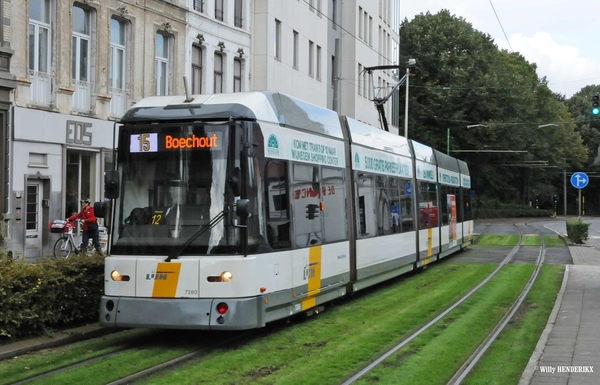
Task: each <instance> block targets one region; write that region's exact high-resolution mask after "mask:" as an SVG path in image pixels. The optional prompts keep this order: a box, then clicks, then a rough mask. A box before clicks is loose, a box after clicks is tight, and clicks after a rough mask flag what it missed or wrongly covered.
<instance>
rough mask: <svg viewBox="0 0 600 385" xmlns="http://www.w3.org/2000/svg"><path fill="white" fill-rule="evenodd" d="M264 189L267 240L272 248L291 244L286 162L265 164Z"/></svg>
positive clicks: (287, 246)
mask: <svg viewBox="0 0 600 385" xmlns="http://www.w3.org/2000/svg"><path fill="white" fill-rule="evenodd" d="M266 183H267V185H266V186H265V191H266V192H267V197H266V198H267V199H266V202H267V241H268V242H269V245H271V247H272V248H274V249H283V248H289V247H291V246H292V242H291V237H290V215H289V206H290V203H289V199H288V196H289V194H288V187H287V162H281V161H273V162H269V163H268V164H267V172H266Z"/></svg>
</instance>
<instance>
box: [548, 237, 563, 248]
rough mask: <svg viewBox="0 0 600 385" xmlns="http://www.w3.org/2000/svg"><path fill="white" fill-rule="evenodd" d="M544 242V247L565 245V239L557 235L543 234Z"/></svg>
mask: <svg viewBox="0 0 600 385" xmlns="http://www.w3.org/2000/svg"><path fill="white" fill-rule="evenodd" d="M544 243H545V244H546V247H565V246H566V244H565V241H563V240H562V238H560V237H559V236H558V235H544Z"/></svg>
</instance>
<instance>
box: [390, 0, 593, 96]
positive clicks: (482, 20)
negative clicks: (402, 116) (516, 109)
mask: <svg viewBox="0 0 600 385" xmlns="http://www.w3.org/2000/svg"><path fill="white" fill-rule="evenodd" d="M492 5H493V7H492ZM441 9H447V10H449V11H450V13H451V14H453V15H456V16H461V17H463V18H465V20H466V21H467V22H469V23H471V24H472V25H473V27H474V28H475V29H477V30H479V31H481V32H484V33H487V34H489V35H491V36H492V38H493V39H494V40H495V42H496V45H498V47H500V48H505V49H508V50H509V51H510V50H511V47H512V51H515V52H519V53H521V54H522V55H523V56H524V57H525V59H526V60H527V61H528V62H530V63H536V64H537V72H538V76H539V77H540V78H541V77H543V76H546V78H547V79H548V85H549V87H550V89H551V90H552V91H554V92H560V93H562V94H564V95H566V96H567V97H571V96H572V95H573V94H574V93H576V92H578V91H579V90H580V89H581V88H583V87H585V86H586V85H590V84H600V1H598V0H491V2H490V0H400V19H401V20H404V19H405V18H406V19H408V20H412V19H413V18H414V16H415V15H418V14H420V13H426V12H427V11H429V12H430V13H432V14H435V13H437V12H438V11H440V10H441ZM494 9H495V10H496V14H497V17H496V14H494ZM498 19H499V20H500V21H498ZM502 29H504V32H503V31H502ZM505 34H506V36H507V37H508V41H507V39H506V37H505ZM509 44H510V45H509ZM400 47H402V42H400ZM400 49H402V48H400ZM404 54H407V53H404V52H403V55H404ZM417 65H418V63H417Z"/></svg>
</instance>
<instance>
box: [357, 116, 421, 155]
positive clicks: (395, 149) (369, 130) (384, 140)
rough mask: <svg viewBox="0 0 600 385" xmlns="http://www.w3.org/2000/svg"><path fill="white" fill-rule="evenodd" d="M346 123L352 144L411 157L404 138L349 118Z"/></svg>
mask: <svg viewBox="0 0 600 385" xmlns="http://www.w3.org/2000/svg"><path fill="white" fill-rule="evenodd" d="M346 121H347V122H348V129H349V130H350V137H351V139H352V143H356V144H360V145H363V146H365V147H370V148H376V149H378V150H383V151H387V152H392V153H394V154H400V155H405V156H408V157H410V156H411V153H410V147H409V145H408V140H407V139H406V138H405V137H403V136H398V135H394V134H392V133H389V132H386V131H383V130H381V129H379V128H377V127H373V126H371V125H368V124H366V123H363V122H360V121H358V120H356V119H352V118H349V117H346Z"/></svg>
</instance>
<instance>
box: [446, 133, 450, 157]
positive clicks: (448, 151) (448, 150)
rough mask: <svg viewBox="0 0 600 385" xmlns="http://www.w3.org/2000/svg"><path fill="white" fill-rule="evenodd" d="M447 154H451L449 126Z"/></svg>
mask: <svg viewBox="0 0 600 385" xmlns="http://www.w3.org/2000/svg"><path fill="white" fill-rule="evenodd" d="M446 154H447V155H450V129H449V128H448V149H447V151H446Z"/></svg>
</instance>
